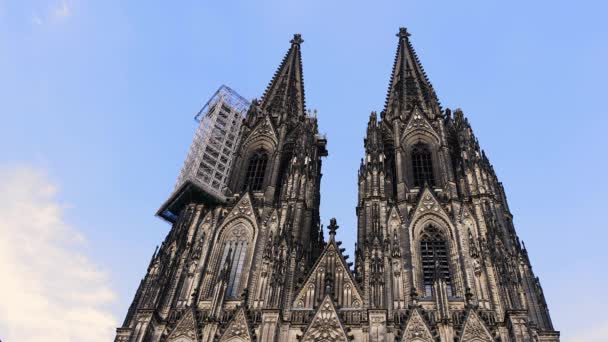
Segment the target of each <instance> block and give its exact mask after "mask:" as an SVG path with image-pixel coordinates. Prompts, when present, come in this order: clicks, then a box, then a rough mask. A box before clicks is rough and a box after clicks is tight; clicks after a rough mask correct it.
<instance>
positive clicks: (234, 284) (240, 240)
mask: <svg viewBox="0 0 608 342" xmlns="http://www.w3.org/2000/svg"><path fill="white" fill-rule="evenodd" d="M226 234H229V235H228V236H226V237H225V238H224V240H223V244H222V245H223V251H222V258H221V259H220V261H221V264H220V269H223V268H224V267H225V266H226V263H229V266H230V272H229V273H228V274H227V277H228V279H227V281H228V286H227V287H226V296H228V297H229V298H236V297H238V296H239V295H240V293H239V286H240V283H241V278H242V273H243V266H244V264H245V261H246V258H247V252H248V250H249V249H248V247H249V237H248V235H247V230H246V228H245V227H243V226H237V227H234V228H233V229H231V230H230V231H228V232H226ZM219 273H220V272H218V274H219Z"/></svg>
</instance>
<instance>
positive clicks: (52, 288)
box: [0, 166, 116, 342]
mask: <svg viewBox="0 0 608 342" xmlns="http://www.w3.org/2000/svg"><path fill="white" fill-rule="evenodd" d="M57 190H58V189H57V186H56V185H55V184H54V183H53V182H51V181H49V179H48V178H47V176H46V175H45V174H44V173H43V172H41V171H39V170H36V169H34V168H32V167H23V166H22V167H0V274H2V275H3V276H2V281H0V334H2V336H0V339H2V340H6V341H22V342H29V341H32V342H33V341H50V342H54V341H93V342H95V341H100V342H101V341H111V340H112V338H113V328H114V327H115V326H116V319H115V318H114V317H113V316H112V314H111V313H110V310H109V309H108V308H107V306H108V304H110V303H111V302H112V301H113V300H114V298H115V294H114V292H113V291H112V290H111V288H110V286H109V281H108V278H107V275H106V274H105V273H104V272H102V271H101V270H100V269H99V267H98V266H96V265H95V264H94V263H93V262H92V261H91V260H90V259H89V258H88V257H87V256H86V254H85V253H84V251H83V248H85V247H86V241H85V239H84V238H83V236H82V234H81V233H80V232H79V231H78V230H77V229H75V228H74V227H71V226H69V225H68V224H66V222H65V220H64V210H65V208H64V206H62V205H61V204H60V203H59V202H58V200H57V198H56V194H57Z"/></svg>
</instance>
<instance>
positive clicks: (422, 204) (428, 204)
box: [412, 187, 450, 221]
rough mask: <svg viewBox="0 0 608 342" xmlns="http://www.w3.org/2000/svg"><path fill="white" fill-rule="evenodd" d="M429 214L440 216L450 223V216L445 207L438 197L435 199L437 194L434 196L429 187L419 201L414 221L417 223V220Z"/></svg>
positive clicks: (414, 213) (414, 212)
mask: <svg viewBox="0 0 608 342" xmlns="http://www.w3.org/2000/svg"><path fill="white" fill-rule="evenodd" d="M429 213H432V214H435V215H438V216H440V217H442V218H444V219H445V220H447V221H450V219H449V216H448V214H447V213H446V212H445V210H443V207H442V206H441V203H439V201H438V200H437V197H435V194H433V192H432V191H431V190H430V189H429V188H428V187H425V188H424V191H423V192H422V195H421V196H420V198H419V200H418V204H417V205H416V208H415V209H414V211H413V214H412V221H416V219H418V218H420V217H421V216H423V215H426V214H429Z"/></svg>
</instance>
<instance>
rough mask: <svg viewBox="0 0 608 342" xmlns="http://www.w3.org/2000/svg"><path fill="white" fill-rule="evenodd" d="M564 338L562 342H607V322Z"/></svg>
mask: <svg viewBox="0 0 608 342" xmlns="http://www.w3.org/2000/svg"><path fill="white" fill-rule="evenodd" d="M564 335H565V336H564V337H563V338H562V341H564V342H606V341H608V321H604V322H602V323H600V324H596V325H594V326H592V327H590V328H588V329H586V330H585V331H581V332H579V333H574V336H568V335H567V334H564Z"/></svg>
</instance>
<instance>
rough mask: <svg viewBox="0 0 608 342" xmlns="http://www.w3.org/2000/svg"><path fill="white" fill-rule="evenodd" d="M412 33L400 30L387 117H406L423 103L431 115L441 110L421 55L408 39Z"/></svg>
mask: <svg viewBox="0 0 608 342" xmlns="http://www.w3.org/2000/svg"><path fill="white" fill-rule="evenodd" d="M409 36H410V34H409V32H407V29H406V28H404V27H401V28H400V29H399V33H398V34H397V37H399V44H398V45H397V54H396V56H395V63H394V65H393V72H392V74H391V80H390V83H389V88H388V94H387V97H386V103H385V107H384V113H385V115H386V116H387V118H389V119H390V118H394V117H398V116H403V117H404V118H405V117H406V115H407V113H408V112H409V111H410V110H411V109H412V108H413V107H414V106H416V105H417V106H420V108H422V109H423V110H424V111H425V112H426V113H427V115H429V117H430V118H433V117H434V115H437V114H439V112H440V111H441V108H440V105H439V100H437V95H436V94H435V90H434V89H433V86H432V85H431V82H430V81H429V80H428V78H427V76H426V73H425V72H424V69H423V68H422V65H421V64H420V61H419V60H418V56H417V55H416V52H415V51H414V48H413V47H412V44H411V42H410V40H409Z"/></svg>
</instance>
